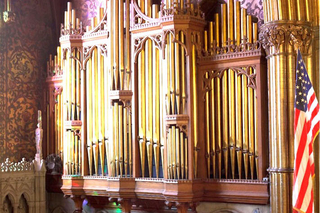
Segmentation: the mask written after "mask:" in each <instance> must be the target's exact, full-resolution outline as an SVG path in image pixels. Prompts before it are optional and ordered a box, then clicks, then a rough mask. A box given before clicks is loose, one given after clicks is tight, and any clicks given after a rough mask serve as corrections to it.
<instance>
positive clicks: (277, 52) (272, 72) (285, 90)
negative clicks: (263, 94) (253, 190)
mask: <svg viewBox="0 0 320 213" xmlns="http://www.w3.org/2000/svg"><path fill="white" fill-rule="evenodd" d="M260 40H262V43H263V46H264V48H265V50H266V53H267V59H268V89H269V92H268V94H269V97H268V98H269V101H268V103H269V130H270V131H269V141H270V144H269V149H270V167H269V173H270V204H271V212H277V213H286V212H291V211H292V210H291V209H292V200H291V197H292V183H293V167H294V148H293V147H294V132H293V124H294V95H295V67H296V65H295V64H296V55H297V53H296V50H297V48H299V49H300V50H301V52H302V54H303V55H304V56H306V57H305V60H306V61H308V56H309V53H310V52H309V49H310V48H309V47H310V43H311V40H312V30H311V26H310V23H308V22H294V21H273V22H270V23H267V24H265V25H263V26H262V29H261V32H260ZM307 64H308V62H307ZM308 65H309V64H308ZM310 74H311V73H310ZM311 78H312V77H311Z"/></svg>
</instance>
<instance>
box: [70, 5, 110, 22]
mask: <svg viewBox="0 0 320 213" xmlns="http://www.w3.org/2000/svg"><path fill="white" fill-rule="evenodd" d="M72 5H73V6H72V7H73V8H75V9H76V16H77V17H79V18H80V20H81V21H82V23H83V26H87V25H90V19H91V18H92V17H95V16H97V11H98V8H99V7H104V6H105V5H106V0H72Z"/></svg>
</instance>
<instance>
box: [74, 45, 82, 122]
mask: <svg viewBox="0 0 320 213" xmlns="http://www.w3.org/2000/svg"><path fill="white" fill-rule="evenodd" d="M77 58H80V52H79V51H77ZM80 94H81V92H80V66H79V64H78V63H76V109H77V110H76V111H77V117H76V118H75V119H76V120H80V102H81V100H80Z"/></svg>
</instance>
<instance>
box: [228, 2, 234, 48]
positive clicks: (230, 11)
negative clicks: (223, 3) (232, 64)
mask: <svg viewBox="0 0 320 213" xmlns="http://www.w3.org/2000/svg"><path fill="white" fill-rule="evenodd" d="M228 39H230V40H231V43H230V44H234V0H228ZM230 44H229V45H230Z"/></svg>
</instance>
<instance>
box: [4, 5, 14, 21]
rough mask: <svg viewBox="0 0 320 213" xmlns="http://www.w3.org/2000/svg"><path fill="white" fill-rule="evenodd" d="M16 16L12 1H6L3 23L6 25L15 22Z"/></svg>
mask: <svg viewBox="0 0 320 213" xmlns="http://www.w3.org/2000/svg"><path fill="white" fill-rule="evenodd" d="M15 18H16V14H15V13H14V12H12V11H11V0H4V11H3V21H4V22H5V23H11V22H14V21H15Z"/></svg>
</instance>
